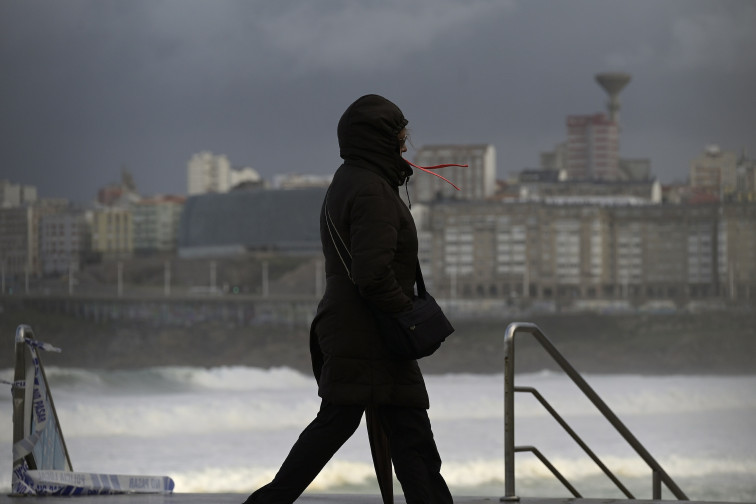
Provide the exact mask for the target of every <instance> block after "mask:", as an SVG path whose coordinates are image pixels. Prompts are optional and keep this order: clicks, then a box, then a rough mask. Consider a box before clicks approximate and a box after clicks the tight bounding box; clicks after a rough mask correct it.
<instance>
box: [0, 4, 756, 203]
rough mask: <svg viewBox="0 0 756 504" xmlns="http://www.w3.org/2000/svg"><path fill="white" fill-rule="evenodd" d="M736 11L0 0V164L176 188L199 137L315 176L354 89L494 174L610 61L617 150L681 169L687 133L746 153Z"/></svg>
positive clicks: (48, 177) (64, 190)
mask: <svg viewBox="0 0 756 504" xmlns="http://www.w3.org/2000/svg"><path fill="white" fill-rule="evenodd" d="M755 25H756V4H754V3H752V2H750V1H748V0H743V1H727V0H725V1H718V2H710V1H694V0H669V1H665V2H655V1H645V0H639V1H636V0H633V1H630V0H628V1H612V2H606V1H603V0H579V1H564V2H553V1H540V0H531V1H527V2H502V1H495V0H491V1H488V0H478V1H475V0H464V1H463V0H423V1H413V2H399V1H394V0H392V1H386V2H366V1H346V0H339V1H337V0H321V1H318V2H307V1H304V0H302V1H292V2H257V1H213V2H205V1H185V0H183V1H173V0H169V1H161V2H155V1H147V0H130V1H126V2H119V1H108V0H97V1H89V0H87V1H83V0H71V1H66V2H57V1H43V2H37V1H31V2H30V1H23V2H22V1H15V0H2V1H1V3H0V68H1V69H2V76H1V77H0V135H1V137H0V138H2V140H0V141H1V142H2V144H1V146H2V147H1V151H0V154H1V158H2V159H0V178H9V179H11V180H12V181H14V182H22V183H26V184H32V185H36V186H38V187H39V189H40V192H41V193H42V194H43V195H46V196H66V197H71V198H74V199H76V200H82V201H85V200H90V199H92V198H93V196H94V194H95V191H96V189H97V188H98V187H100V186H102V185H104V184H106V183H108V182H111V181H115V180H116V179H117V178H118V176H119V173H120V170H121V168H122V167H126V168H128V169H129V170H130V171H132V173H133V174H134V176H135V178H136V182H137V185H138V187H139V189H140V190H141V192H142V193H144V194H151V193H155V192H169V193H184V192H185V191H186V182H185V180H186V162H187V160H188V159H189V158H190V157H191V155H192V154H193V153H195V152H198V151H200V150H212V151H213V152H215V153H224V154H227V155H228V156H229V158H230V160H231V162H232V163H233V164H234V165H243V166H252V167H254V168H255V169H257V170H258V171H260V173H261V174H262V175H263V176H265V177H271V176H272V175H273V174H275V173H290V172H300V173H330V172H332V171H333V170H334V169H335V167H336V166H337V164H338V162H339V159H338V150H337V148H336V142H335V125H336V122H337V120H338V117H339V115H340V114H341V112H342V111H343V109H344V108H345V107H346V106H347V105H348V104H349V103H350V102H351V101H353V100H354V99H355V98H356V97H358V96H360V95H361V94H364V93H368V92H377V93H382V94H385V95H386V96H388V97H389V98H391V99H392V100H394V101H395V102H396V103H397V104H399V105H400V107H402V108H403V110H404V111H405V113H406V115H407V117H408V118H409V119H410V121H411V124H410V126H411V128H412V132H413V143H414V144H415V145H416V146H420V145H422V144H425V143H437V142H491V143H493V144H494V145H495V146H496V148H497V154H498V165H499V177H501V178H503V177H506V176H507V175H509V174H510V173H512V172H515V171H517V170H519V169H522V168H524V167H528V166H535V165H537V163H538V154H539V152H540V151H542V150H547V149H550V148H553V146H554V145H555V144H556V143H558V142H560V141H562V140H563V139H564V136H565V127H564V121H565V116H566V115H567V114H583V113H594V112H599V111H603V110H604V108H605V101H606V96H605V94H604V93H603V91H602V90H601V89H600V88H599V87H598V86H597V85H596V84H595V82H594V81H593V75H594V74H595V73H597V72H600V71H606V70H621V71H626V72H629V73H631V74H632V75H633V80H632V81H631V82H630V84H629V85H628V86H627V88H626V89H625V90H624V91H623V92H622V94H621V97H620V99H621V102H622V110H621V112H620V117H621V122H622V140H621V143H622V145H621V151H622V155H624V156H627V157H650V158H651V159H652V167H653V171H654V172H655V173H656V174H657V175H658V176H659V177H660V178H661V179H662V180H663V181H669V180H673V179H677V180H684V179H685V177H686V176H687V169H688V163H689V161H690V160H691V159H692V158H694V157H696V156H697V155H698V154H699V152H700V151H701V149H702V148H703V147H704V145H705V144H707V143H719V144H721V146H722V147H723V148H726V149H731V150H739V149H740V148H742V147H745V148H747V149H749V150H750V154H751V155H752V156H753V155H754V148H755V147H756V139H754V131H756V119H755V118H756V100H753V98H752V89H753V88H754V85H755V84H756V61H755V58H753V57H752V56H751V55H750V51H751V48H752V47H756V35H754V30H753V29H752V27H753V26H755ZM410 155H411V152H410Z"/></svg>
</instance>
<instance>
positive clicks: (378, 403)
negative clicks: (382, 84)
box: [246, 95, 452, 504]
mask: <svg viewBox="0 0 756 504" xmlns="http://www.w3.org/2000/svg"><path fill="white" fill-rule="evenodd" d="M406 126H407V120H406V119H405V118H404V115H403V114H402V112H401V110H400V109H399V108H398V107H397V106H396V105H395V104H393V103H392V102H390V101H389V100H387V99H385V98H383V97H381V96H378V95H366V96H363V97H361V98H359V99H358V100H357V101H355V102H354V103H353V104H351V105H350V106H349V107H348V108H347V110H346V111H345V112H344V114H343V115H342V117H341V119H340V121H339V124H338V130H337V132H338V139H339V148H340V154H341V157H342V158H343V160H344V162H343V164H342V165H341V166H340V167H339V168H338V170H337V171H336V173H335V174H334V177H333V181H332V183H331V186H330V188H329V190H328V193H327V194H326V198H325V201H324V202H323V207H322V210H321V215H320V236H321V241H322V244H323V253H324V255H325V270H326V291H325V294H324V296H323V298H322V300H321V301H320V303H319V305H318V311H317V314H316V316H315V319H314V320H313V322H312V326H311V331H310V350H311V356H312V363H313V371H314V373H315V378H316V380H317V381H318V395H319V396H320V397H321V399H322V402H321V406H320V411H319V412H318V414H317V416H316V418H315V419H314V420H313V421H312V423H310V425H309V426H307V427H306V428H305V430H304V431H303V432H302V434H301V435H300V437H299V439H298V440H297V442H296V443H295V444H294V446H293V447H292V449H291V451H290V453H289V455H288V456H287V458H286V460H285V461H284V463H283V465H282V466H281V468H280V469H279V471H278V473H277V474H276V476H275V478H274V479H273V481H272V482H270V483H269V484H267V485H265V486H263V487H262V488H260V489H258V490H257V491H256V492H254V493H253V494H252V495H251V496H250V497H249V498H248V499H247V500H246V503H249V504H251V503H265V504H279V503H280V504H284V503H287V504H288V503H292V502H294V501H295V500H296V499H297V498H298V497H299V495H301V493H302V492H304V490H305V489H306V488H307V486H308V485H309V484H310V482H312V480H313V479H315V477H316V476H317V475H318V473H319V472H320V471H321V470H322V468H323V467H324V466H325V464H326V463H327V462H328V461H329V460H330V459H331V457H333V455H334V454H335V453H336V451H337V450H338V449H339V448H340V447H341V446H342V445H343V444H344V442H346V440H347V439H349V438H350V437H351V435H352V434H353V433H354V432H355V430H356V429H357V427H358V426H359V424H360V420H361V418H362V415H363V413H364V412H365V410H366V408H369V410H370V411H371V413H373V414H374V417H373V418H374V419H375V420H377V423H378V424H379V426H380V428H382V430H383V432H384V433H385V435H386V438H387V440H388V446H389V448H390V453H391V459H392V461H393V465H394V470H395V472H396V476H397V479H398V480H399V483H400V484H401V486H402V490H403V492H404V496H405V499H406V502H407V503H408V504H414V503H436V504H438V503H443V504H445V503H451V502H452V497H451V494H450V492H449V489H448V487H447V485H446V482H445V481H444V478H443V477H442V476H441V473H440V469H441V458H440V456H439V454H438V450H437V448H436V444H435V441H434V439H433V432H432V430H431V425H430V421H429V419H428V412H427V409H428V407H429V400H428V393H427V391H426V388H425V382H424V380H423V376H422V373H421V371H420V368H419V366H418V364H417V361H415V360H399V359H397V358H395V357H392V355H391V354H390V353H389V351H388V350H387V348H386V346H385V344H384V343H383V341H382V339H381V335H380V333H379V331H378V327H377V324H376V321H375V318H374V316H373V314H372V311H371V310H379V311H381V312H384V313H386V314H389V315H390V314H396V313H400V312H402V311H407V310H409V309H411V307H412V299H413V296H414V284H415V274H416V265H417V252H418V242H417V230H416V229H415V223H414V221H413V219H412V215H411V214H410V212H409V209H408V208H407V206H406V205H405V204H404V202H403V201H402V200H401V198H400V196H399V187H400V186H402V185H404V184H406V182H407V180H408V179H409V177H410V176H411V175H412V169H411V168H410V166H409V165H408V164H407V162H406V161H405V160H404V159H403V157H402V154H403V153H404V152H406V150H407V148H406V147H405V141H406V139H407V130H406ZM328 219H330V220H331V222H332V228H331V229H329V223H328ZM335 240H342V241H343V244H344V245H345V246H346V248H347V250H348V251H349V254H350V255H351V264H350V263H349V261H346V260H345V258H344V257H342V254H341V253H340V252H339V250H338V249H337V247H336V245H335V243H336V242H335Z"/></svg>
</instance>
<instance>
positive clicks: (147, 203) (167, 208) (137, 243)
mask: <svg viewBox="0 0 756 504" xmlns="http://www.w3.org/2000/svg"><path fill="white" fill-rule="evenodd" d="M185 201H186V198H185V197H183V196H167V195H164V196H155V197H153V198H146V199H142V200H141V201H140V202H139V203H137V204H135V205H134V206H132V207H131V212H132V220H133V228H134V250H135V251H137V252H165V251H175V250H176V243H177V237H178V229H179V224H180V222H181V213H182V211H183V209H184V202H185Z"/></svg>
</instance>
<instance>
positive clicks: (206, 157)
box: [186, 151, 231, 196]
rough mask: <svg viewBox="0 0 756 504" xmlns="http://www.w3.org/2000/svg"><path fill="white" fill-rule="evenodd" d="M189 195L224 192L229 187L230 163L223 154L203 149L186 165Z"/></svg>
mask: <svg viewBox="0 0 756 504" xmlns="http://www.w3.org/2000/svg"><path fill="white" fill-rule="evenodd" d="M186 171H187V186H188V187H187V192H188V194H189V196H192V195H195V194H205V193H209V192H215V193H225V192H228V190H229V189H230V188H231V163H230V162H229V161H228V158H227V157H226V156H225V155H218V156H216V155H215V154H213V153H212V152H208V151H203V152H200V153H198V154H195V155H193V156H192V158H191V159H190V160H189V162H188V163H187V166H186Z"/></svg>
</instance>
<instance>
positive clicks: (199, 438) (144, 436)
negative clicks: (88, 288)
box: [0, 367, 756, 501]
mask: <svg viewBox="0 0 756 504" xmlns="http://www.w3.org/2000/svg"><path fill="white" fill-rule="evenodd" d="M12 376H13V374H12V372H11V370H0V379H3V380H5V381H11V380H12ZM47 376H48V380H49V382H50V384H51V388H52V390H53V394H54V398H55V404H56V408H57V411H58V416H59V419H60V421H61V424H62V426H63V431H64V434H65V437H66V442H67V444H68V448H69V452H70V453H71V456H72V459H73V464H74V468H75V469H76V470H81V471H99V472H113V473H125V474H137V473H138V474H167V475H170V476H172V477H173V478H174V480H175V481H176V488H177V491H179V492H242V493H244V492H248V491H251V490H252V489H254V488H256V487H258V486H260V485H263V484H265V483H267V482H268V481H270V479H271V478H272V477H273V475H274V474H275V472H276V471H277V469H278V467H279V466H280V463H281V461H282V460H283V459H284V458H285V456H286V454H287V453H288V450H289V449H290V448H291V445H292V444H293V443H294V441H295V440H296V438H297V436H298V435H299V433H300V432H301V430H302V429H303V428H304V427H305V426H306V425H307V424H308V423H309V422H310V421H311V420H312V419H313V418H314V416H315V414H316V412H317V409H318V407H319V403H320V400H319V398H318V397H317V388H316V386H315V383H314V380H313V379H312V378H311V377H310V376H309V375H306V374H301V373H297V372H295V371H292V370H290V369H285V368H278V369H269V370H265V369H255V368H247V367H218V368H191V367H165V368H151V369H142V370H131V371H123V370H122V371H102V370H100V371H98V370H94V371H92V370H80V369H60V368H50V369H47ZM586 380H587V381H588V383H589V384H590V385H591V386H592V387H593V388H594V390H596V391H597V392H598V393H599V395H600V396H601V397H602V398H603V399H604V400H605V401H606V403H607V404H608V405H609V406H610V408H612V410H613V411H614V412H615V413H616V414H617V415H618V416H619V417H620V418H621V419H622V421H623V422H624V423H625V424H626V425H627V426H628V427H629V428H630V429H631V431H632V432H633V433H634V434H635V435H636V436H637V438H638V439H639V440H640V441H641V442H642V443H643V444H644V445H645V446H646V447H647V448H648V449H649V451H650V452H651V454H652V455H653V456H654V457H655V458H656V459H657V460H658V461H659V462H660V463H661V464H662V466H663V467H664V468H665V469H666V471H667V472H668V473H669V474H670V475H671V476H672V477H673V478H674V479H675V481H677V482H678V483H679V484H680V486H681V487H682V488H683V490H686V492H687V493H688V496H689V497H691V498H694V499H695V498H704V497H706V498H709V499H712V498H714V499H715V500H750V501H754V500H756V478H754V477H753V475H754V474H756V434H755V433H754V430H753V423H754V420H756V376H735V377H726V376H713V377H710V376H705V377H701V376H634V375H619V376H617V375H593V376H586ZM516 381H517V384H518V385H529V386H534V387H535V388H537V389H538V390H539V391H541V393H542V394H543V395H544V396H545V397H546V399H547V400H548V401H549V402H550V403H551V404H552V405H553V406H554V407H555V408H556V409H557V410H558V411H559V412H560V414H561V415H563V416H564V418H565V420H566V421H567V422H568V423H569V424H570V425H571V426H572V427H573V428H574V429H575V431H577V432H578V434H579V435H581V436H582V437H583V438H584V439H585V440H586V442H588V444H589V446H591V448H593V449H594V450H595V451H596V453H597V455H598V456H599V457H600V458H601V460H602V461H603V462H604V463H605V464H606V465H607V466H608V467H609V468H610V469H611V470H612V471H613V472H614V473H615V474H616V475H617V476H618V477H619V478H620V479H621V480H623V481H624V479H628V480H629V481H630V486H632V487H633V491H634V492H635V491H636V490H635V489H636V488H637V489H639V495H636V496H638V497H640V498H649V497H650V495H649V493H650V488H651V485H650V478H651V476H650V470H649V469H648V468H647V466H646V465H645V463H643V461H641V460H640V459H639V458H638V457H637V455H636V454H635V452H634V451H633V450H632V449H631V448H629V447H628V445H627V443H626V442H625V441H624V440H623V439H622V438H621V437H620V436H619V435H618V434H617V433H616V432H615V431H614V430H613V429H611V427H609V426H608V425H607V423H606V421H605V420H604V419H603V418H602V417H601V416H600V415H599V414H598V413H596V412H595V408H593V406H592V405H591V404H590V403H589V402H588V401H587V400H586V399H584V398H582V397H581V396H580V394H579V392H578V391H577V389H576V388H575V387H574V385H573V384H572V383H571V382H570V381H569V380H568V379H566V377H565V376H564V375H562V374H560V373H534V374H527V375H518V376H517V380H516ZM426 382H427V384H428V389H429V393H430V396H431V410H430V416H431V421H432V423H433V428H434V434H435V437H436V441H437V442H438V445H439V450H440V452H441V454H442V457H443V459H444V465H443V473H444V476H445V477H446V479H447V481H448V482H449V484H450V486H451V487H452V490H453V491H454V492H457V493H463V494H469V495H474V494H478V495H488V496H491V495H493V496H500V494H501V493H502V492H503V488H504V465H503V460H502V459H503V376H502V375H471V374H448V375H442V376H426ZM5 387H7V393H6V394H5V395H4V397H0V453H5V454H6V456H4V457H0V475H2V474H4V475H6V476H5V477H4V478H3V479H0V492H7V491H8V490H9V488H10V466H11V460H10V453H11V442H12V404H11V400H10V387H9V386H7V385H6V386H5ZM515 408H516V411H515V414H516V418H517V421H516V442H517V444H528V445H530V444H532V445H536V446H537V447H538V449H539V450H541V451H542V452H543V453H544V454H545V455H546V456H547V457H548V458H549V459H550V460H551V462H552V463H554V465H555V466H556V467H557V468H558V469H559V470H560V471H561V472H562V473H563V474H564V475H565V476H566V477H567V478H568V479H569V480H570V481H572V482H573V483H574V484H575V485H576V486H580V487H581V492H582V493H583V495H584V496H589V497H602V496H605V495H607V492H612V491H614V492H616V490H607V488H609V487H607V483H606V481H605V480H606V478H605V477H604V476H603V473H602V472H601V470H600V469H599V468H598V466H597V465H596V464H595V463H594V462H592V461H591V460H590V459H589V458H587V457H586V456H585V455H584V454H583V452H582V451H581V450H580V449H579V448H578V447H577V446H576V444H575V443H574V442H573V441H572V440H571V439H569V437H568V436H567V435H566V434H565V433H564V431H563V430H562V429H561V428H560V427H559V426H558V424H556V422H555V421H554V420H553V419H551V418H550V417H549V416H548V414H547V413H546V412H545V411H544V409H543V407H542V406H541V405H540V404H539V403H537V401H535V400H534V399H533V398H532V397H530V396H529V395H527V394H518V396H517V401H516V406H515ZM515 474H516V478H517V480H516V481H517V485H518V493H520V494H521V495H530V496H536V495H540V496H545V495H546V496H547V495H554V496H568V495H569V494H568V493H567V492H566V491H565V490H564V489H563V488H561V486H560V485H559V483H558V482H556V480H555V478H554V477H553V476H552V475H551V473H550V472H549V471H548V469H546V468H545V467H544V466H543V464H542V463H541V462H540V461H539V460H538V459H537V458H536V457H534V456H533V455H532V454H528V453H518V454H517V455H516V471H515ZM686 485H687V486H688V487H689V488H686ZM712 488H713V489H721V491H720V492H719V493H716V492H714V493H712ZM310 490H311V491H329V492H339V491H349V492H377V485H376V482H375V476H374V473H373V467H372V461H371V458H370V450H369V446H368V443H367V439H366V435H365V428H364V425H363V426H361V427H360V429H359V430H358V432H357V434H356V435H355V436H353V437H352V439H350V440H349V441H348V442H347V444H345V445H344V447H343V448H342V449H341V450H340V451H339V452H338V453H337V455H336V457H334V459H333V460H332V462H331V463H329V464H328V466H327V467H326V469H325V470H324V471H323V472H322V473H321V475H320V476H319V477H318V479H317V480H316V481H315V482H314V483H313V485H312V486H311V488H310ZM544 492H546V493H544ZM592 492H596V493H592ZM694 492H698V494H696V493H694ZM609 495H613V494H609Z"/></svg>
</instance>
